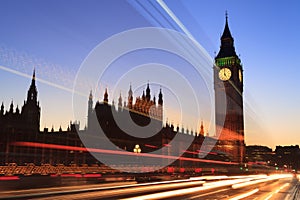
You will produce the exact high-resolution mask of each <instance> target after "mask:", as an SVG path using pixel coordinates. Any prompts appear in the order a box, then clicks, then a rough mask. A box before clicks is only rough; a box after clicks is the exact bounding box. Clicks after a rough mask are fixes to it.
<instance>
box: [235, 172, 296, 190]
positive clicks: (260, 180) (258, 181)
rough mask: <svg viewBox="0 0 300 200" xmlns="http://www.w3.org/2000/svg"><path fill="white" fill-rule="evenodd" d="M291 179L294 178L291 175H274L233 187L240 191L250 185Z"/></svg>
mask: <svg viewBox="0 0 300 200" xmlns="http://www.w3.org/2000/svg"><path fill="white" fill-rule="evenodd" d="M290 177H292V175H291V174H273V175H270V176H269V177H265V178H262V179H259V180H249V181H248V182H244V183H238V184H234V185H232V188H233V189H238V188H242V187H247V186H250V185H256V184H259V183H264V182H268V181H273V180H276V179H282V178H290Z"/></svg>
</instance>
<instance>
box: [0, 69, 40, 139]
mask: <svg viewBox="0 0 300 200" xmlns="http://www.w3.org/2000/svg"><path fill="white" fill-rule="evenodd" d="M37 96H38V92H37V88H36V85H35V71H33V75H32V80H31V85H30V87H29V90H28V92H27V100H26V101H24V104H23V106H22V107H21V110H20V109H19V107H18V106H17V107H16V109H14V103H13V101H11V104H10V107H9V109H8V110H6V111H5V108H4V105H3V103H2V105H1V109H0V133H4V132H22V133H31V134H32V133H34V134H35V133H38V132H39V129H40V112H41V108H40V106H39V102H38V100H37Z"/></svg>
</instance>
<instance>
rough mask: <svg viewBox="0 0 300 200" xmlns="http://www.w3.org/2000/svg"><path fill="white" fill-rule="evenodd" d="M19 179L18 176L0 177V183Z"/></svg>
mask: <svg viewBox="0 0 300 200" xmlns="http://www.w3.org/2000/svg"><path fill="white" fill-rule="evenodd" d="M19 179H20V178H19V177H18V176H0V181H13V180H19Z"/></svg>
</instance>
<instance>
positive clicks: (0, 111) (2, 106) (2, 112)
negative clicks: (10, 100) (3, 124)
mask: <svg viewBox="0 0 300 200" xmlns="http://www.w3.org/2000/svg"><path fill="white" fill-rule="evenodd" d="M0 114H1V115H4V105H3V102H2V104H1V110H0Z"/></svg>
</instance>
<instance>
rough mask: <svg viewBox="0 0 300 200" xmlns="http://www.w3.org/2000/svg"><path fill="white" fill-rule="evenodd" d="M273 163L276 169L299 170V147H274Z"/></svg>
mask: <svg viewBox="0 0 300 200" xmlns="http://www.w3.org/2000/svg"><path fill="white" fill-rule="evenodd" d="M275 162H276V164H277V166H278V167H283V168H288V169H294V170H296V171H297V170H300V149H299V145H295V146H293V145H291V146H276V149H275Z"/></svg>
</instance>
